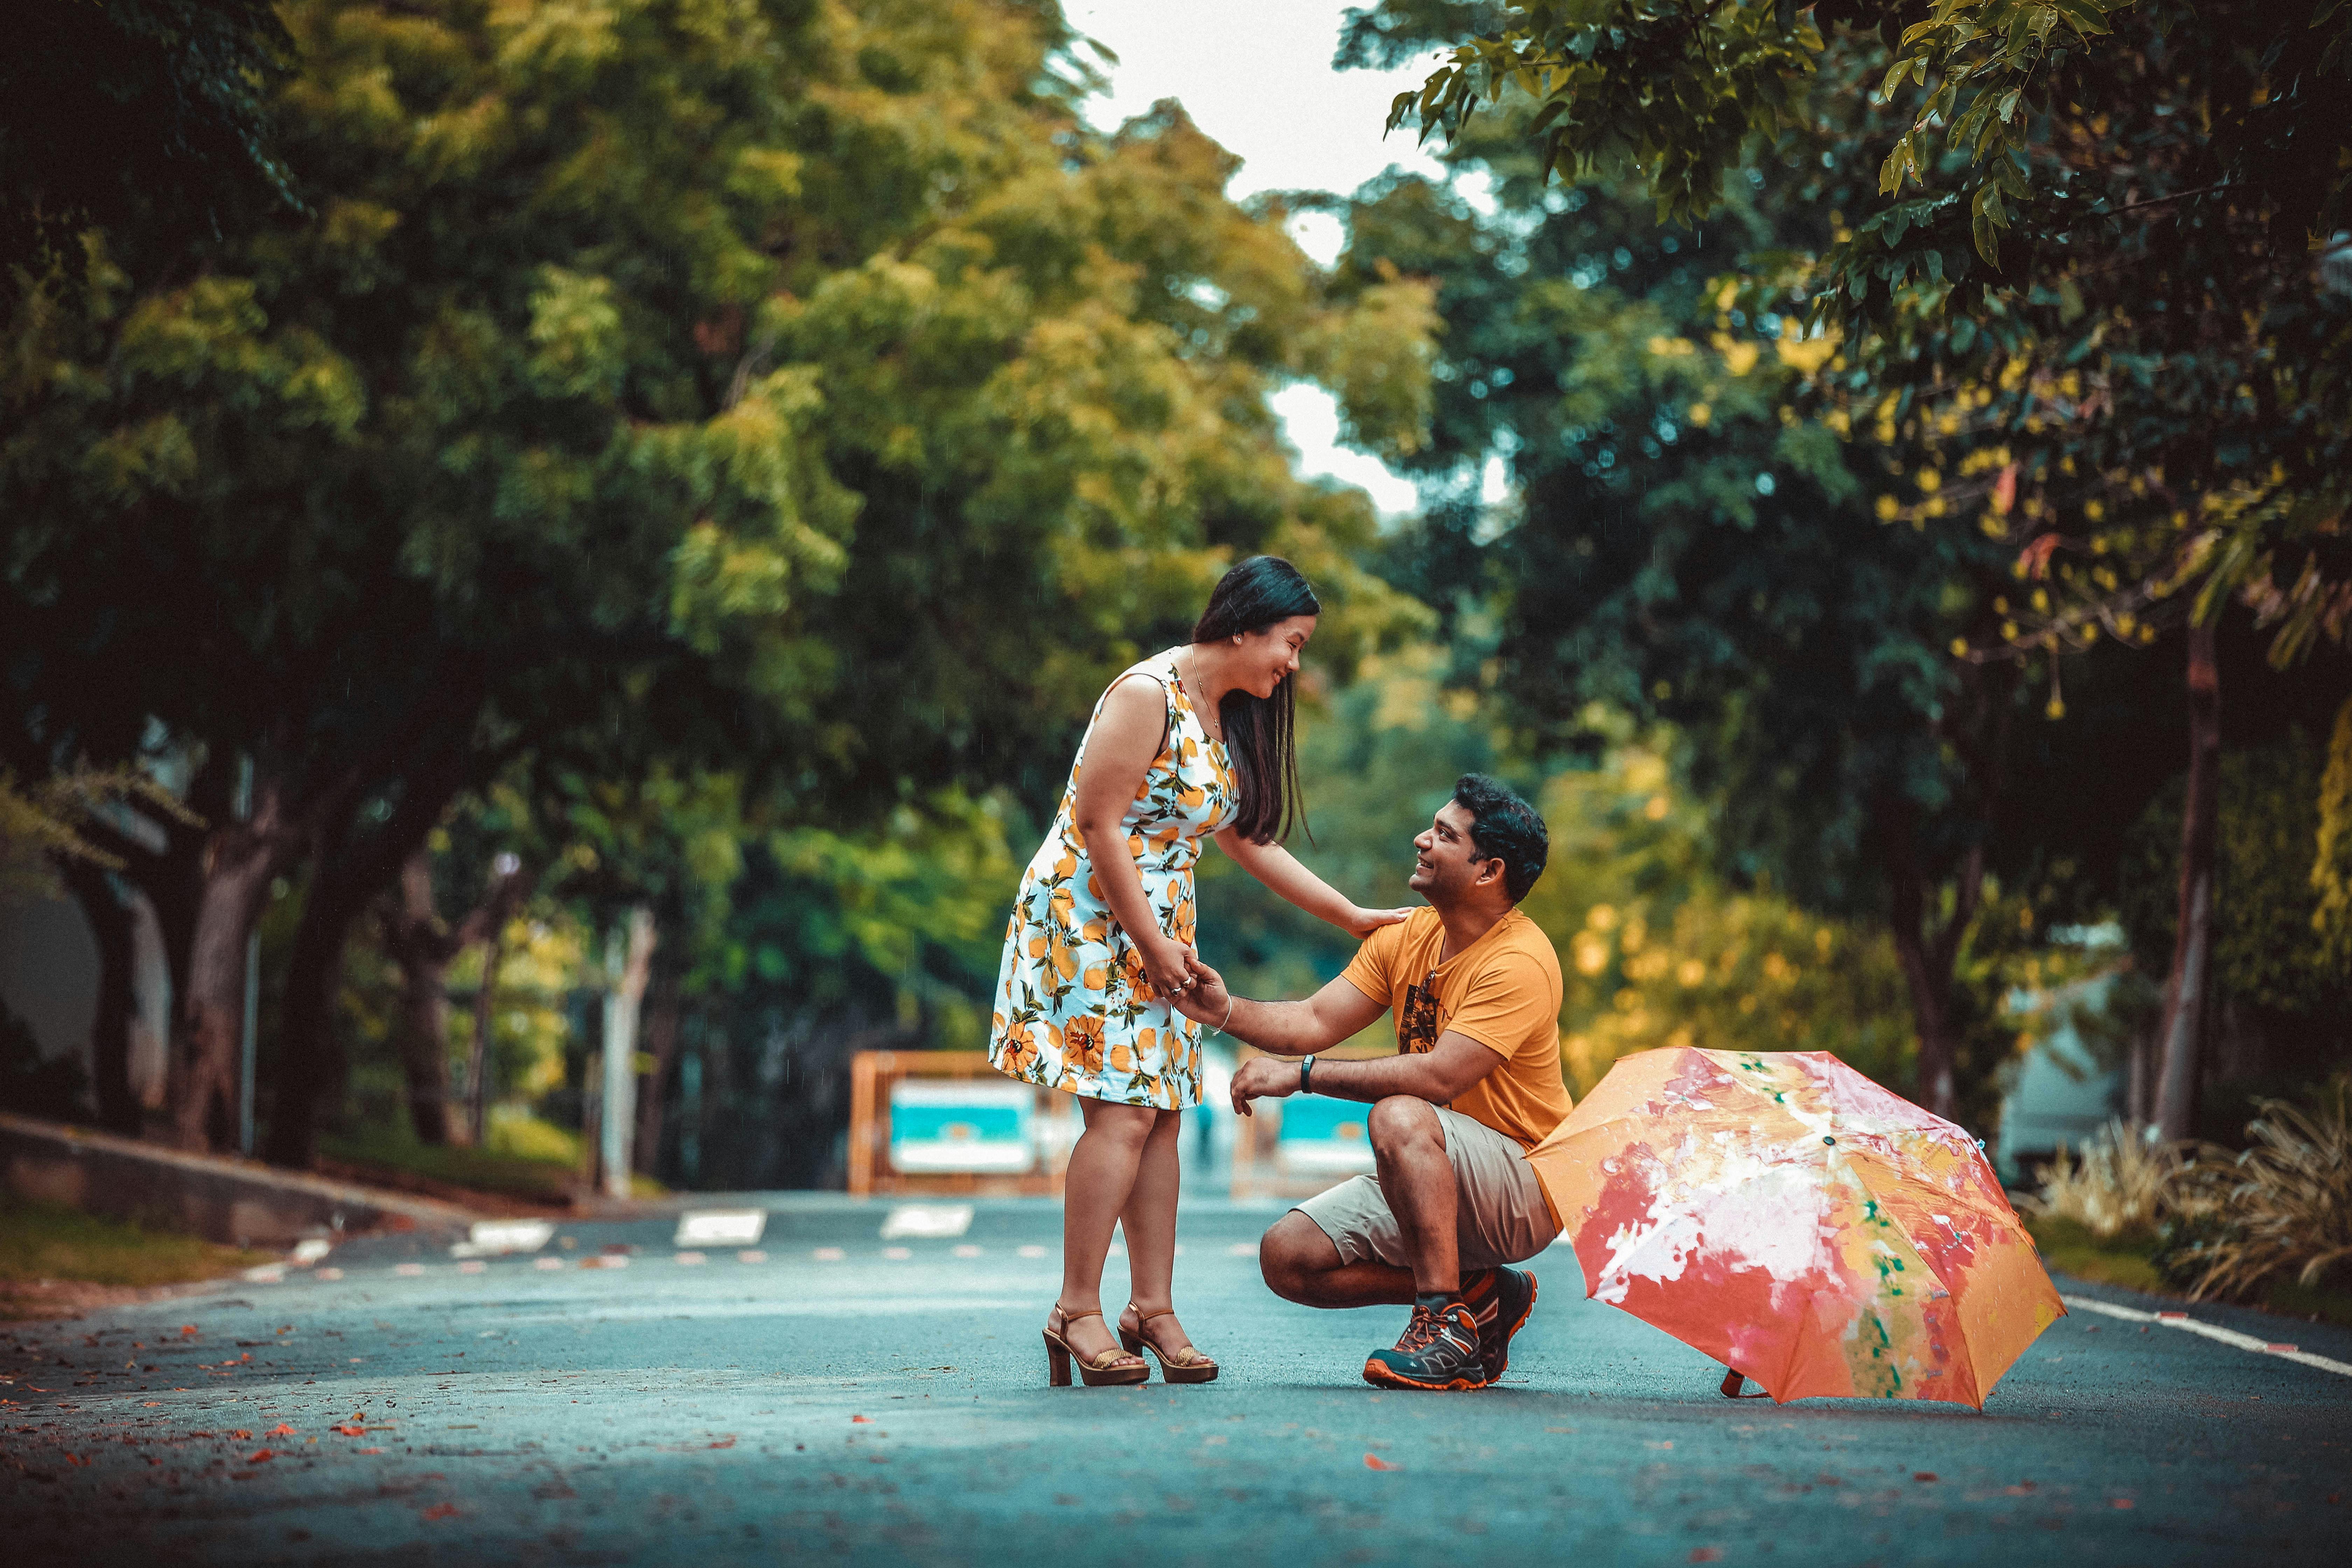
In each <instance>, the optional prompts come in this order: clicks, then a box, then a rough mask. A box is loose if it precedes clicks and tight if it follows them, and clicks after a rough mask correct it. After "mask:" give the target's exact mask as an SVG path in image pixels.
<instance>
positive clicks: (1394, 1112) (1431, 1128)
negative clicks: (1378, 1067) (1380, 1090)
mask: <svg viewBox="0 0 2352 1568" xmlns="http://www.w3.org/2000/svg"><path fill="white" fill-rule="evenodd" d="M1364 1132H1365V1135H1366V1136H1367V1137H1368V1138H1369V1139H1370V1141H1371V1145H1372V1152H1373V1153H1375V1154H1377V1155H1380V1156H1381V1157H1382V1158H1393V1157H1394V1156H1396V1155H1398V1154H1401V1153H1403V1152H1406V1151H1408V1150H1411V1149H1414V1148H1417V1147H1419V1146H1421V1145H1423V1144H1426V1143H1434V1144H1435V1145H1436V1146H1437V1147H1438V1148H1439V1149H1440V1150H1441V1151H1442V1150H1443V1149H1444V1147H1445V1130H1444V1128H1443V1127H1441V1126H1439V1125H1438V1121H1437V1108H1436V1107H1435V1106H1433V1105H1432V1104H1430V1103H1429V1101H1427V1100H1423V1099H1422V1098H1421V1097H1420V1096H1419V1095H1412V1094H1392V1095H1391V1096H1389V1097H1388V1098H1387V1099H1386V1100H1378V1101H1375V1102H1374V1103H1373V1106H1372V1113H1371V1114H1370V1116H1367V1117H1366V1118H1364Z"/></svg>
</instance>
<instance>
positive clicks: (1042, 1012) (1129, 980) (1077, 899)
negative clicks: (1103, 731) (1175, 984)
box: [988, 655, 1240, 1110]
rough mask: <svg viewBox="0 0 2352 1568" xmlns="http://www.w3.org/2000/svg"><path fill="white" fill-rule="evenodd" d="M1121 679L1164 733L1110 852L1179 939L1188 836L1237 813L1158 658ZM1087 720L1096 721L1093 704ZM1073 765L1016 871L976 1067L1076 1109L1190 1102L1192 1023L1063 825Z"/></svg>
mask: <svg viewBox="0 0 2352 1568" xmlns="http://www.w3.org/2000/svg"><path fill="white" fill-rule="evenodd" d="M1129 676H1138V677H1141V678H1143V679H1150V680H1154V681H1157V682H1158V683H1159V684H1160V689H1161V690H1162V692H1163V693H1164V694H1165V695H1166V699H1167V705H1168V735H1167V739H1166V740H1165V741H1164V742H1161V745H1160V754H1159V755H1158V756H1156V757H1154V758H1153V759H1152V760H1151V766H1150V768H1149V769H1148V770H1146V771H1145V773H1144V775H1143V783H1142V785H1141V786H1140V787H1139V789H1138V790H1137V791H1136V795H1135V799H1134V800H1133V801H1131V802H1130V803H1129V805H1128V808H1127V815H1126V816H1125V817H1124V818H1122V819H1121V821H1120V825H1119V826H1121V828H1122V829H1123V830H1124V837H1125V840H1126V841H1125V843H1124V844H1122V845H1121V846H1120V848H1121V849H1122V850H1123V851H1124V852H1125V853H1126V854H1128V855H1129V856H1131V857H1133V858H1134V860H1135V869H1136V873H1137V875H1138V876H1139V877H1140V878H1141V879H1143V895H1144V898H1145V899H1146V900H1148V901H1149V902H1150V906H1151V911H1152V913H1153V915H1154V916H1156V917H1157V918H1158V920H1159V921H1160V930H1161V931H1164V932H1166V933H1167V934H1168V935H1169V936H1171V937H1172V938H1174V939H1175V940H1176V941H1178V942H1191V941H1192V932H1193V910H1192V868H1193V866H1194V865H1195V864H1196V863H1198V862H1199V860H1200V858H1201V841H1202V839H1203V838H1206V837H1208V836H1209V835H1211V834H1213V833H1215V832H1216V831H1218V830H1219V829H1220V828H1222V827H1223V826H1225V825H1226V824H1227V823H1228V822H1231V821H1232V820H1233V817H1234V813H1235V811H1236V810H1237V809H1238V808H1239V805H1240V801H1239V793H1238V790H1237V789H1236V786H1235V784H1234V772H1233V763H1232V761H1231V759H1229V758H1228V757H1227V756H1226V754H1225V748H1224V744H1223V742H1220V741H1215V740H1212V739H1211V738H1210V736H1209V733H1208V731H1207V729H1206V728H1205V727H1204V726H1203V725H1202V722H1201V718H1200V715H1199V714H1197V713H1195V712H1194V711H1193V710H1192V703H1191V702H1190V701H1189V700H1186V698H1185V696H1184V690H1183V687H1182V686H1181V684H1180V683H1179V681H1178V679H1177V672H1176V660H1175V658H1174V657H1173V656H1172V655H1163V656H1161V657H1160V658H1149V659H1145V660H1144V661H1143V662H1142V663H1140V664H1138V665H1136V666H1134V667H1133V668H1129V670H1128V671H1127V672H1126V673H1125V674H1123V675H1121V676H1120V677H1119V679H1120V680H1125V679H1128V677H1129ZM1111 685H1112V686H1113V687H1116V686H1117V685H1118V681H1113V682H1112V683H1111ZM1103 695H1104V696H1105V697H1108V696H1109V692H1108V691H1105V692H1104V694H1103ZM1095 717H1096V718H1097V719H1099V718H1101V717H1102V703H1101V702H1099V701H1097V703H1096V704H1095ZM1087 733H1088V734H1089V735H1091V734H1092V733H1093V729H1092V726H1091V725H1089V727H1088V730H1087ZM1086 761H1087V752H1086V743H1085V742H1083V741H1081V742H1079V744H1078V755H1077V760H1076V762H1074V763H1071V765H1070V780H1069V784H1067V786H1066V787H1065V788H1064V789H1063V791H1062V805H1061V808H1060V809H1059V810H1058V811H1056V812H1055V815H1054V826H1053V829H1052V830H1051V831H1050V832H1048V833H1047V834H1046V835H1045V843H1044V844H1042V845H1040V846H1039V847H1038V849H1037V853H1036V854H1035V855H1034V856H1033V857H1031V858H1030V861H1029V867H1028V869H1027V870H1025V871H1024V872H1023V873H1022V874H1021V893H1020V896H1019V897H1018V898H1017V899H1016V900H1014V901H1013V919H1012V921H1010V923H1008V924H1007V925H1006V927H1005V930H1004V960H1003V964H1002V965H1001V966H1000V968H999V969H998V972H997V977H996V1003H995V1008H994V1017H993V1019H992V1026H991V1028H990V1031H989V1043H988V1055H989V1059H990V1060H991V1061H992V1062H993V1063H995V1064H996V1068H997V1070H998V1071H999V1072H1003V1073H1006V1074H1009V1075H1010V1076H1012V1077H1013V1078H1018V1079H1027V1080H1028V1081H1029V1082H1031V1083H1039V1084H1044V1085H1045V1086H1046V1087H1047V1088H1049V1089H1064V1090H1066V1091H1067V1092H1069V1093H1071V1094H1076V1095H1082V1096H1084V1097H1085V1098H1087V1099H1088V1100H1116V1101H1118V1102H1120V1103H1122V1104H1126V1105H1151V1106H1159V1107H1161V1108H1163V1109H1169V1110H1173V1109H1178V1108H1181V1107H1184V1106H1190V1105H1197V1104H1199V1103H1200V1101H1201V1044H1200V1032H1201V1026H1199V1025H1198V1024H1195V1023H1193V1022H1192V1020H1191V1019H1189V1018H1186V1017H1185V1016H1183V1015H1182V1014H1181V1013H1179V1012H1177V1011H1176V1009H1175V1008H1173V1007H1171V1006H1170V1005H1168V1003H1167V1001H1166V1000H1165V999H1164V998H1162V997H1160V996H1159V995H1158V994H1155V993H1154V992H1153V990H1152V988H1151V982H1150V977H1149V976H1148V974H1147V973H1146V972H1145V970H1144V966H1143V955H1142V953H1141V952H1139V951H1137V949H1136V947H1135V944H1134V943H1133V942H1130V941H1129V940H1128V935H1127V932H1125V931H1122V930H1120V929H1119V924H1118V920H1117V918H1116V917H1114V916H1113V915H1112V914H1111V912H1110V909H1109V906H1108V904H1107V903H1106V902H1105V901H1104V900H1103V896H1102V884H1101V883H1100V882H1098V881H1097V880H1096V879H1095V874H1094V867H1093V864H1092V863H1091V862H1090V861H1089V860H1088V859H1087V848H1086V840H1085V837H1084V835H1082V834H1080V833H1079V831H1078V826H1077V794H1078V773H1079V771H1080V770H1081V769H1083V768H1084V767H1085V766H1086Z"/></svg>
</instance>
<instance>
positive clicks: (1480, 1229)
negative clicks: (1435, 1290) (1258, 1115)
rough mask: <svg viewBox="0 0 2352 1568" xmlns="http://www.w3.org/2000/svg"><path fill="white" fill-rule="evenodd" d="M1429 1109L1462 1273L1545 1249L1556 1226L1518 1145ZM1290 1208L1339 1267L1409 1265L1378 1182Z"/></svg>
mask: <svg viewBox="0 0 2352 1568" xmlns="http://www.w3.org/2000/svg"><path fill="white" fill-rule="evenodd" d="M1436 1110H1437V1121H1438V1125H1439V1127H1441V1128H1442V1129H1443V1130H1444V1133H1445V1155H1446V1158H1447V1159H1449V1160H1451V1161H1452V1162H1453V1163H1454V1191H1455V1193H1456V1194H1459V1202H1458V1204H1457V1206H1456V1208H1455V1211H1454V1213H1455V1218H1454V1229H1455V1233H1456V1235H1457V1237H1458V1241H1457V1245H1458V1247H1460V1249H1461V1255H1462V1267H1463V1268H1493V1267H1495V1265H1496V1264H1498V1263H1517V1262H1518V1261H1520V1260H1521V1259H1522V1258H1533V1257H1534V1256H1535V1255H1536V1254H1537V1253H1538V1252H1541V1251H1542V1250H1543V1249H1544V1248H1545V1247H1549V1246H1550V1245H1551V1243H1552V1238H1553V1237H1557V1236H1558V1235H1559V1222H1558V1221H1556V1220H1554V1219H1553V1218H1552V1217H1551V1205H1549V1204H1547V1203H1545V1202H1544V1194H1543V1187H1542V1185H1541V1184H1539V1183H1538V1181H1537V1180H1536V1173H1535V1168H1534V1167H1533V1166H1531V1165H1529V1164H1528V1161H1527V1156H1526V1155H1525V1154H1523V1153H1521V1152H1519V1146H1518V1144H1517V1142H1515V1141H1513V1140H1511V1139H1509V1138H1506V1137H1504V1136H1503V1135H1502V1134H1501V1133H1499V1132H1497V1131H1495V1130H1494V1129H1493V1128H1491V1127H1489V1126H1487V1125H1486V1123H1485V1122H1483V1121H1474V1120H1473V1119H1471V1118H1470V1117H1467V1116H1465V1115H1463V1114H1462V1113H1461V1112H1460V1111H1458V1110H1446V1109H1445V1108H1444V1107H1443V1106H1439V1107H1437V1108H1436ZM1296 1207H1297V1210H1298V1212H1299V1213H1300V1214H1303V1215H1306V1216H1307V1218H1308V1219H1311V1220H1313V1221H1314V1222H1315V1223H1316V1224H1317V1225H1318V1226H1320V1227H1321V1228H1322V1231H1323V1234H1324V1235H1326V1236H1328V1237H1330V1238H1331V1245H1332V1246H1334V1247H1338V1248H1339V1261H1340V1262H1342V1263H1360V1262H1362V1261H1363V1260H1364V1259H1365V1258H1378V1259H1379V1260H1380V1261H1381V1262H1382V1263H1389V1264H1393V1265H1395V1266H1396V1267H1397V1268H1411V1267H1412V1259H1411V1258H1407V1257H1406V1256H1405V1253H1404V1238H1403V1237H1402V1234H1401V1233H1400V1232H1399V1231H1398V1229H1397V1222H1396V1215H1392V1214H1391V1213H1390V1212H1389V1201H1388V1196H1387V1194H1384V1193H1382V1192H1381V1184H1380V1180H1379V1178H1377V1177H1374V1176H1351V1177H1349V1179H1348V1180H1346V1181H1344V1182H1342V1183H1340V1184H1339V1185H1338V1186H1336V1187H1333V1188H1330V1189H1329V1190H1328V1191H1326V1192H1321V1193H1318V1194H1316V1195H1315V1196H1313V1197H1311V1198H1308V1199H1307V1201H1306V1202H1305V1203H1303V1204H1299V1205H1296Z"/></svg>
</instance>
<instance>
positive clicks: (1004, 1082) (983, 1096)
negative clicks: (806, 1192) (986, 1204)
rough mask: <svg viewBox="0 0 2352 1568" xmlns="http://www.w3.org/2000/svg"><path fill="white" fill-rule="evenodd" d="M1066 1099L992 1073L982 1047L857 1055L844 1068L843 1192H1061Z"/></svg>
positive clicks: (1070, 1139)
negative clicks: (846, 1174) (846, 1183)
mask: <svg viewBox="0 0 2352 1568" xmlns="http://www.w3.org/2000/svg"><path fill="white" fill-rule="evenodd" d="M1077 1134H1078V1116H1077V1109H1076V1104H1075V1102H1074V1101H1073V1100H1072V1099H1071V1097H1070V1096H1068V1095H1066V1094H1061V1093H1057V1092H1056V1091H1055V1090H1053V1089H1041V1088H1038V1087H1037V1086H1036V1085H1034V1084H1027V1083H1023V1082H1022V1081H1021V1080H1019V1079H1012V1078H1007V1077H1005V1076H1003V1074H1001V1073H999V1072H998V1071H997V1070H996V1069H995V1068H993V1067H992V1066H991V1065H990V1064H989V1060H988V1053H987V1052H985V1051H860V1052H858V1053H857V1054H856V1056H855V1057H854V1058H851V1060H850V1066H849V1190H850V1192H851V1193H852V1194H855V1195H857V1196H861V1197H863V1196H892V1195H898V1194H908V1195H911V1194H930V1195H950V1194H954V1195H964V1196H976V1197H1034V1196H1040V1195H1042V1196H1047V1197H1059V1196H1060V1195H1061V1193H1062V1173H1063V1171H1064V1169H1065V1167H1066V1166H1067V1165H1068V1163H1069V1159H1070V1145H1071V1144H1073V1143H1075V1142H1077Z"/></svg>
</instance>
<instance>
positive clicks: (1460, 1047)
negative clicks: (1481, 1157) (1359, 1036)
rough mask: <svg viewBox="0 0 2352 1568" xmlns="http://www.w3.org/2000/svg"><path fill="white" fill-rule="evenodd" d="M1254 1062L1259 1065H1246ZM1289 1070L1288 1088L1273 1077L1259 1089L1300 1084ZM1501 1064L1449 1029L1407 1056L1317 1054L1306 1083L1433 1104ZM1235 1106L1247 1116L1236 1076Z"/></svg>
mask: <svg viewBox="0 0 2352 1568" xmlns="http://www.w3.org/2000/svg"><path fill="white" fill-rule="evenodd" d="M1248 1065H1250V1066H1253V1067H1255V1066H1256V1065H1258V1064H1257V1063H1255V1062H1253V1063H1250V1064H1248ZM1267 1065H1271V1066H1276V1067H1279V1068H1282V1070H1283V1071H1284V1072H1286V1073H1287V1076H1288V1081H1289V1088H1287V1089H1284V1088H1281V1087H1279V1081H1280V1080H1277V1081H1276V1083H1274V1084H1270V1085H1269V1086H1268V1087H1267V1088H1266V1089H1264V1090H1262V1091H1260V1092H1261V1093H1263V1094H1265V1095H1269V1096H1279V1095H1285V1094H1289V1093H1292V1092H1294V1091H1295V1090H1297V1088H1298V1081H1297V1080H1298V1075H1297V1073H1295V1072H1289V1070H1288V1068H1287V1067H1286V1065H1284V1064H1279V1063H1273V1064H1267ZM1502 1065H1503V1058H1501V1057H1499V1056H1497V1055H1496V1053H1495V1052H1494V1051H1493V1050H1492V1049H1490V1048H1489V1047H1486V1046H1482V1045H1480V1044H1479V1043H1478V1042H1477V1041H1475V1040H1474V1039H1472V1038H1471V1037H1469V1036H1467V1035H1457V1034H1455V1033H1454V1031H1453V1030H1451V1029H1448V1030H1446V1031H1445V1033H1444V1034H1442V1035H1440V1036H1438V1037H1437V1044H1436V1045H1434V1046H1433V1047H1430V1048H1429V1049H1428V1050H1425V1051H1418V1052H1415V1053H1413V1054H1412V1055H1411V1056H1402V1055H1400V1056H1393V1057H1372V1058H1369V1059H1366V1060H1362V1061H1353V1060H1349V1059H1348V1058H1332V1059H1328V1060H1327V1059H1325V1058H1319V1057H1318V1058H1316V1062H1315V1068H1314V1071H1313V1073H1312V1074H1311V1079H1312V1081H1311V1082H1310V1084H1309V1085H1308V1087H1309V1088H1310V1089H1312V1090H1313V1091H1314V1092H1315V1093H1317V1094H1327V1095H1329V1096H1330V1097H1331V1098H1332V1099H1334V1100H1363V1101H1365V1102H1367V1103H1370V1102H1371V1101H1374V1100H1386V1099H1388V1098H1389V1096H1391V1095H1392V1094H1410V1095H1412V1096H1413V1097H1414V1098H1416V1099H1420V1100H1427V1101H1429V1102H1430V1103H1431V1104H1432V1105H1444V1104H1445V1103H1447V1102H1448V1101H1450V1100H1453V1098H1454V1096H1455V1095H1457V1094H1460V1093H1461V1092H1462V1091H1463V1090H1464V1089H1468V1088H1469V1087H1470V1086H1471V1085H1472V1084H1474V1083H1476V1082H1477V1081H1478V1080H1479V1079H1482V1078H1485V1077H1486V1075H1487V1074H1488V1073H1490V1072H1493V1071H1494V1070H1495V1069H1496V1068H1498V1067H1501V1066H1502ZM1234 1086H1235V1087H1234V1110H1241V1111H1242V1114H1243V1115H1244V1116H1246V1115H1248V1114H1249V1112H1248V1111H1246V1110H1243V1108H1242V1105H1241V1102H1240V1096H1241V1089H1240V1079H1239V1076H1238V1075H1236V1077H1235V1079H1234Z"/></svg>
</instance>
